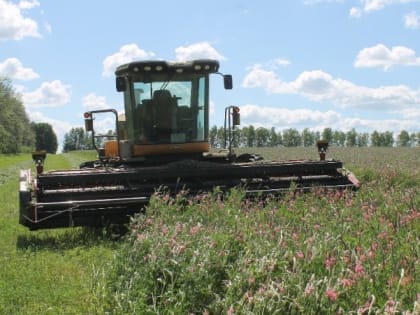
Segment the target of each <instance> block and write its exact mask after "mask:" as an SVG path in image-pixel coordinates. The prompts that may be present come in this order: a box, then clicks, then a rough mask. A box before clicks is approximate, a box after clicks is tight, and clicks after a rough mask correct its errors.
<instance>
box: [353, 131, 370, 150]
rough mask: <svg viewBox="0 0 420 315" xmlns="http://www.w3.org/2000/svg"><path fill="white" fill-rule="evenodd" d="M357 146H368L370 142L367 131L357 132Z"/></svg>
mask: <svg viewBox="0 0 420 315" xmlns="http://www.w3.org/2000/svg"><path fill="white" fill-rule="evenodd" d="M356 142H357V146H359V147H367V146H368V144H369V134H368V133H367V132H363V133H358V134H357V141H356Z"/></svg>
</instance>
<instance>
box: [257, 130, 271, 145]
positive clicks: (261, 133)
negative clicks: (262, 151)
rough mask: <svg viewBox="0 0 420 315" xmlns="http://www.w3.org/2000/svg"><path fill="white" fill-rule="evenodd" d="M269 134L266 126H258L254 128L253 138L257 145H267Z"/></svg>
mask: <svg viewBox="0 0 420 315" xmlns="http://www.w3.org/2000/svg"><path fill="white" fill-rule="evenodd" d="M269 136H270V132H269V130H268V129H267V128H264V127H258V128H257V129H256V130H255V140H256V144H257V147H265V146H267V145H268V138H269Z"/></svg>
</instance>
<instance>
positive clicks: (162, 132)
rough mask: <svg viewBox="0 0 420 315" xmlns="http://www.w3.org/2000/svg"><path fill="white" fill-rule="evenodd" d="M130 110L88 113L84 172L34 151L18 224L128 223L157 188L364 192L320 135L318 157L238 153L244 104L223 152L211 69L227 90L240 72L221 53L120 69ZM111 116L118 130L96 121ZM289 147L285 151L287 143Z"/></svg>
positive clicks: (234, 113)
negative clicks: (57, 166) (214, 144)
mask: <svg viewBox="0 0 420 315" xmlns="http://www.w3.org/2000/svg"><path fill="white" fill-rule="evenodd" d="M115 74H116V89H117V91H118V92H122V94H123V98H124V114H121V113H120V114H119V113H118V112H117V111H116V110H114V109H108V110H93V111H89V112H86V113H85V114H84V118H85V129H86V131H88V132H91V135H92V141H93V145H94V147H95V149H96V150H97V152H98V158H97V160H95V161H86V162H84V163H82V164H81V165H80V168H79V169H73V170H53V171H45V172H44V170H43V165H44V160H45V158H46V153H45V152H44V151H37V152H34V153H33V155H32V157H33V160H34V162H35V164H36V173H35V174H33V173H32V172H31V170H30V169H27V170H21V172H20V191H19V199H20V200H19V201H20V219H19V222H20V224H22V225H24V226H26V227H28V228H29V229H30V230H38V229H49V228H60V227H74V226H98V227H100V226H105V225H108V224H124V223H127V222H129V220H130V217H131V216H133V215H134V214H136V213H139V212H141V211H144V209H145V206H146V205H147V204H148V202H149V199H150V198H151V196H152V195H153V194H154V193H155V192H156V191H157V190H159V189H164V190H165V191H167V192H169V193H170V194H173V195H176V194H177V193H179V192H180V191H183V192H187V194H189V195H197V194H200V193H206V192H210V191H213V190H215V189H216V188H217V190H218V191H221V192H226V191H228V190H229V189H231V188H233V187H241V189H244V190H245V195H246V196H249V197H264V196H267V195H276V196H278V195H281V194H282V193H284V192H285V191H288V190H290V189H298V190H301V191H307V190H311V189H313V188H317V189H319V188H321V189H324V188H325V189H353V190H354V189H357V188H359V182H358V180H357V179H356V177H355V176H354V175H353V174H352V173H351V172H350V171H348V170H346V169H345V168H344V167H343V163H342V162H341V161H337V160H333V159H326V158H325V155H326V152H327V149H328V142H327V141H322V140H321V141H318V143H317V148H318V152H319V156H320V158H319V160H291V161H272V160H264V159H263V158H262V157H261V156H259V155H256V154H252V153H246V154H240V155H237V154H235V152H234V150H233V149H232V142H233V135H234V132H233V131H234V128H236V126H237V125H239V124H240V110H239V108H238V107H236V106H228V107H226V109H225V124H224V131H225V139H224V140H225V141H224V142H225V143H224V146H225V148H224V150H219V151H215V150H212V149H211V148H210V144H209V106H210V105H209V99H210V92H209V90H210V89H209V86H210V76H211V75H212V74H216V75H220V76H221V77H222V78H223V83H224V87H225V89H228V90H229V89H232V76H231V75H226V74H222V73H220V72H219V63H218V61H216V60H207V59H205V60H204V59H203V60H193V61H188V62H166V61H137V62H131V63H127V64H124V65H121V66H119V67H118V68H117V69H116V72H115ZM104 114H106V115H111V116H112V117H113V120H114V122H115V132H113V133H111V134H109V133H108V134H101V133H98V132H97V130H96V128H95V127H96V125H95V120H96V121H98V118H100V117H101V115H104ZM279 150H281V148H279Z"/></svg>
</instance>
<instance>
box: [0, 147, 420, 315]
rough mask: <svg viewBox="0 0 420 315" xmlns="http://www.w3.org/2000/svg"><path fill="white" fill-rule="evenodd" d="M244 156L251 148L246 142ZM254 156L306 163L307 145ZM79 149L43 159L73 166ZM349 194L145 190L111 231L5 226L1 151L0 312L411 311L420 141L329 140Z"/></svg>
mask: <svg viewBox="0 0 420 315" xmlns="http://www.w3.org/2000/svg"><path fill="white" fill-rule="evenodd" d="M248 151H251V150H248ZM252 151H256V152H258V153H261V154H262V155H263V156H265V157H266V158H268V159H297V158H302V157H306V158H317V154H316V151H315V150H314V149H313V148H295V149H272V148H270V149H268V148H262V149H258V151H257V150H252ZM92 157H93V153H92V152H75V153H71V154H64V155H53V156H49V157H48V158H47V161H46V167H47V168H50V169H57V168H71V167H76V166H77V165H78V164H79V163H80V162H82V161H84V160H86V159H91V158H92ZM329 157H330V158H332V157H334V158H338V159H342V160H343V161H344V163H345V166H346V167H348V168H349V169H351V170H352V171H354V172H355V173H356V175H357V176H358V178H359V179H360V180H361V181H362V188H361V190H360V191H358V192H357V193H355V194H353V193H344V194H336V193H330V194H319V193H317V192H315V193H312V194H305V195H299V196H296V195H294V194H287V195H286V196H285V197H284V198H283V199H281V200H267V201H266V202H265V203H264V204H262V203H260V202H251V201H245V200H243V198H242V192H241V191H234V192H233V193H232V194H231V196H229V197H227V198H226V199H223V200H222V199H220V198H219V196H218V195H217V194H216V193H215V194H213V195H209V196H198V197H197V200H185V199H184V198H183V197H182V196H178V197H177V198H176V199H171V198H169V197H168V196H156V197H155V198H154V199H153V201H152V203H151V204H150V206H149V207H148V209H147V212H146V216H139V217H137V218H136V219H135V221H134V222H133V225H132V226H131V227H130V232H129V234H128V235H127V238H126V239H125V240H124V241H122V240H114V239H112V238H110V237H109V236H108V235H106V234H105V233H103V234H98V233H93V232H91V231H88V230H85V229H80V228H77V229H60V230H51V231H37V232H29V231H28V230H26V229H25V228H24V227H21V226H19V225H18V204H17V189H18V182H17V178H18V170H19V168H27V167H30V166H31V162H30V161H29V160H30V156H29V155H27V156H25V155H22V156H12V157H10V156H7V157H5V156H0V180H1V182H0V183H1V190H0V200H2V203H1V204H0V248H1V250H2V255H1V256H0V265H1V266H2V268H1V269H0V314H230V315H232V314H276V313H277V314H418V313H419V312H420V270H419V267H418V265H419V259H420V247H419V244H420V148H331V150H330V152H329Z"/></svg>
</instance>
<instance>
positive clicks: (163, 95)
mask: <svg viewBox="0 0 420 315" xmlns="http://www.w3.org/2000/svg"><path fill="white" fill-rule="evenodd" d="M152 101H153V107H154V110H155V113H156V116H155V119H156V121H155V123H156V132H157V135H158V141H169V140H170V137H171V133H172V132H173V130H174V129H176V107H177V106H176V102H175V101H176V100H175V99H174V98H173V97H172V95H171V92H170V91H168V90H156V91H154V92H153V99H152Z"/></svg>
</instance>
